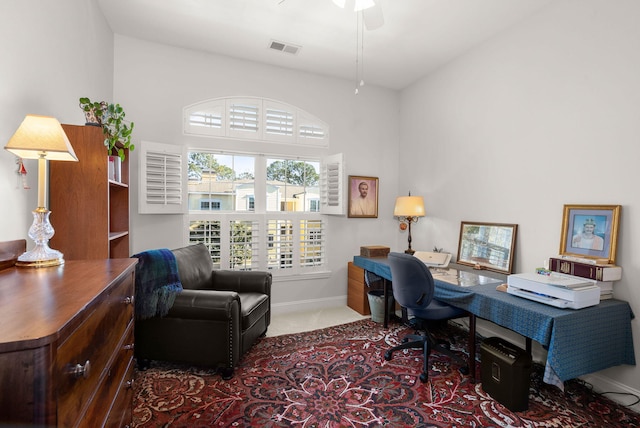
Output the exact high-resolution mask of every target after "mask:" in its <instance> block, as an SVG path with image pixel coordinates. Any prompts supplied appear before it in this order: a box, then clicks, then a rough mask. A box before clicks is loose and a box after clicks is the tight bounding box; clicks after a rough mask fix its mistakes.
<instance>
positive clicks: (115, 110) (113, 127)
mask: <svg viewBox="0 0 640 428" xmlns="http://www.w3.org/2000/svg"><path fill="white" fill-rule="evenodd" d="M80 108H81V109H82V111H84V113H85V117H86V120H87V123H88V124H93V123H95V124H96V125H99V126H101V127H102V132H103V133H104V136H105V138H104V145H105V147H106V148H107V153H108V154H109V155H118V157H119V158H120V159H121V160H124V159H125V149H128V150H129V151H133V150H134V149H135V145H134V144H132V143H131V133H132V132H133V125H134V124H133V122H130V121H127V120H125V116H126V114H125V112H124V109H123V108H122V106H121V105H120V104H113V103H107V102H106V101H99V102H98V101H91V100H90V99H89V98H87V97H82V98H80Z"/></svg>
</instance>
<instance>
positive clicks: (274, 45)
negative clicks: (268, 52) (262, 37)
mask: <svg viewBox="0 0 640 428" xmlns="http://www.w3.org/2000/svg"><path fill="white" fill-rule="evenodd" d="M269 49H273V50H276V51H280V52H286V53H290V54H292V55H295V54H297V53H298V51H299V50H300V46H296V45H292V44H290V43H284V42H278V41H276V40H271V44H270V45H269Z"/></svg>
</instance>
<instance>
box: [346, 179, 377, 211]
mask: <svg viewBox="0 0 640 428" xmlns="http://www.w3.org/2000/svg"><path fill="white" fill-rule="evenodd" d="M349 217H356V218H378V177H362V176H360V175H350V176H349Z"/></svg>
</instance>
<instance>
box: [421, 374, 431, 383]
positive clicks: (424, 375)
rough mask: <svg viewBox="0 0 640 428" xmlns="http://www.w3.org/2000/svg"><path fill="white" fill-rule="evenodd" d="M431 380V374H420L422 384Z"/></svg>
mask: <svg viewBox="0 0 640 428" xmlns="http://www.w3.org/2000/svg"><path fill="white" fill-rule="evenodd" d="M428 380H429V374H427V373H421V374H420V382H422V383H426V382H427V381H428Z"/></svg>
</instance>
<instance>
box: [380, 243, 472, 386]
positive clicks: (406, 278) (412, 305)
mask: <svg viewBox="0 0 640 428" xmlns="http://www.w3.org/2000/svg"><path fill="white" fill-rule="evenodd" d="M388 261H389V265H390V266H391V277H392V278H393V280H392V288H393V297H394V298H395V300H396V301H397V302H398V303H399V304H400V306H402V307H403V313H404V311H405V309H406V312H407V315H408V320H409V324H410V325H411V326H412V327H413V328H415V329H416V334H410V335H407V336H406V337H405V338H404V339H403V343H401V344H400V345H398V346H394V347H393V348H391V349H389V350H387V352H385V354H384V358H385V360H387V361H389V360H391V358H392V356H393V353H394V352H395V351H399V350H401V349H412V348H422V350H423V353H424V362H423V363H424V365H423V369H422V374H421V375H420V380H421V381H422V382H426V381H427V380H428V378H429V371H428V369H429V354H430V353H431V351H432V350H433V349H437V350H438V351H440V352H442V353H444V354H446V355H449V356H450V357H451V358H452V359H453V360H456V361H457V362H459V363H461V367H460V369H459V370H460V372H461V373H462V374H467V373H469V367H468V366H467V364H466V363H465V362H464V360H463V359H462V358H460V357H459V356H458V355H456V354H455V353H453V352H452V351H451V349H450V345H449V344H448V343H441V342H438V341H437V340H436V339H435V337H434V336H433V335H432V334H431V333H430V332H429V330H428V328H427V325H428V323H429V321H444V320H450V319H453V318H460V317H463V316H469V313H468V312H467V311H465V310H463V309H459V308H456V307H453V306H450V305H447V304H445V303H442V302H440V301H438V300H434V299H433V294H434V282H433V277H432V276H431V272H429V268H428V267H427V266H426V265H425V264H424V263H423V262H422V261H421V260H419V259H417V258H416V257H414V256H412V255H409V254H403V253H389V256H388ZM403 318H404V317H403ZM418 331H421V332H422V334H418Z"/></svg>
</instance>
